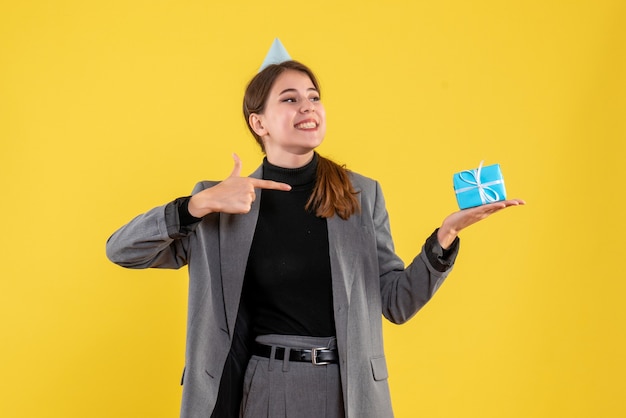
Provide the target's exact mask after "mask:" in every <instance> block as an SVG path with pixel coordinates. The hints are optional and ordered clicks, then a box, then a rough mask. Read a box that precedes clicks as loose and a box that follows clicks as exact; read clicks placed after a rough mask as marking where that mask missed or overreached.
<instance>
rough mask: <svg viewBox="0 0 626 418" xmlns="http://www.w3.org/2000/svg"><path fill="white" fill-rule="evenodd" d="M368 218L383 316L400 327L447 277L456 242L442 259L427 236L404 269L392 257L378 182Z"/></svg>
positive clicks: (454, 256)
mask: <svg viewBox="0 0 626 418" xmlns="http://www.w3.org/2000/svg"><path fill="white" fill-rule="evenodd" d="M372 216H373V222H374V228H375V235H376V246H377V255H378V266H379V277H380V291H381V298H382V299H381V302H382V311H383V315H384V316H385V318H387V319H388V320H390V321H391V322H393V323H396V324H401V323H404V322H406V321H408V320H409V319H411V318H412V317H413V316H414V315H415V314H416V313H417V312H418V311H419V310H420V309H421V308H422V307H423V306H424V305H425V304H426V302H428V301H429V300H430V298H431V297H432V296H433V295H434V294H435V292H436V291H437V289H438V288H439V287H440V286H441V284H442V283H443V281H444V280H445V278H446V277H447V276H448V274H449V273H450V271H451V269H452V267H453V265H454V260H455V258H456V254H457V253H458V249H459V245H458V241H456V242H455V245H453V246H452V247H451V249H450V250H448V251H446V254H445V259H443V249H441V247H440V246H439V244H438V243H436V242H435V243H433V242H432V236H431V238H429V239H428V240H427V241H426V243H425V244H424V246H423V247H422V250H421V252H420V253H419V254H418V255H417V256H416V257H415V258H414V259H413V261H412V262H411V263H410V264H409V265H408V266H406V267H404V263H403V262H402V260H401V259H400V258H399V257H398V255H396V253H395V249H394V244H393V240H392V237H391V231H390V226H389V215H388V213H387V209H386V206H385V199H384V197H383V193H382V189H381V187H380V184H379V183H378V182H376V193H375V200H374V204H373V213H372ZM435 239H436V237H435ZM431 260H432V262H431Z"/></svg>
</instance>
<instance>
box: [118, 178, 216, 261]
mask: <svg viewBox="0 0 626 418" xmlns="http://www.w3.org/2000/svg"><path fill="white" fill-rule="evenodd" d="M211 185H212V183H209V182H201V183H198V185H196V187H195V188H194V191H193V193H197V192H198V191H200V190H203V189H205V188H207V187H210V186H211ZM184 199H186V198H180V199H176V200H174V201H173V202H170V203H168V204H166V205H163V206H158V207H156V208H154V209H151V210H149V211H148V212H146V213H144V214H141V215H139V216H137V217H136V218H134V219H133V220H131V221H130V222H129V223H127V224H126V225H124V226H122V227H121V228H120V229H118V230H117V231H115V232H114V233H113V235H111V236H110V237H109V239H108V240H107V243H106V254H107V257H108V258H109V260H111V261H112V262H113V263H115V264H118V265H120V266H122V267H127V268H136V269H142V268H149V267H154V268H170V269H178V268H180V267H183V266H185V265H186V264H187V262H188V257H189V248H190V245H191V244H190V241H191V236H192V235H193V233H194V231H195V229H196V227H197V226H198V225H199V224H200V222H201V221H202V219H198V222H196V223H192V224H185V225H181V222H180V216H179V210H178V209H179V206H180V204H181V202H183V201H184ZM215 215H216V216H217V214H215ZM208 217H211V215H209V216H208Z"/></svg>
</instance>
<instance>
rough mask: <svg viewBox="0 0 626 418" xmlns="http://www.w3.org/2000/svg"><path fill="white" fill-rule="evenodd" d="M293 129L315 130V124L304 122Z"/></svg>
mask: <svg viewBox="0 0 626 418" xmlns="http://www.w3.org/2000/svg"><path fill="white" fill-rule="evenodd" d="M295 127H296V128H297V129H313V128H317V122H313V121H306V122H302V123H299V124H297V125H296V126H295Z"/></svg>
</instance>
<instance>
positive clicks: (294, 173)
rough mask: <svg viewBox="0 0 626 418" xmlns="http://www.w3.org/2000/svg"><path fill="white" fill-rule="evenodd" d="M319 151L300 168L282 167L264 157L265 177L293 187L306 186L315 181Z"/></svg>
mask: <svg viewBox="0 0 626 418" xmlns="http://www.w3.org/2000/svg"><path fill="white" fill-rule="evenodd" d="M317 160H318V156H317V152H315V153H313V159H312V160H311V162H309V163H308V164H307V165H305V166H303V167H299V168H282V167H278V166H275V165H273V164H271V163H270V162H269V161H267V157H265V158H264V159H263V178H264V179H265V180H274V181H278V182H281V183H287V184H289V185H290V186H292V187H296V186H304V185H308V184H311V183H315V176H316V173H317Z"/></svg>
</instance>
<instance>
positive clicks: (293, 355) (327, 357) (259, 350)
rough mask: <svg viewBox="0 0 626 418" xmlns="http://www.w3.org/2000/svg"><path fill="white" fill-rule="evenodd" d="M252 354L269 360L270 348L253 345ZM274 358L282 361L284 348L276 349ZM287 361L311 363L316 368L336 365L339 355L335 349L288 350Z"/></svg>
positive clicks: (268, 346) (269, 346) (257, 344)
mask: <svg viewBox="0 0 626 418" xmlns="http://www.w3.org/2000/svg"><path fill="white" fill-rule="evenodd" d="M252 354H254V355H255V356H260V357H266V358H270V357H271V355H272V346H271V345H264V344H259V343H255V344H254V351H253V353H252ZM274 358H275V359H277V360H283V359H284V358H285V348H284V347H276V353H275V354H274ZM289 361H300V362H305V363H311V364H314V365H316V366H322V365H324V364H334V363H337V362H338V361H339V355H338V354H337V350H336V349H331V348H328V347H321V348H312V349H310V350H303V349H300V348H291V349H290V350H289Z"/></svg>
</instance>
